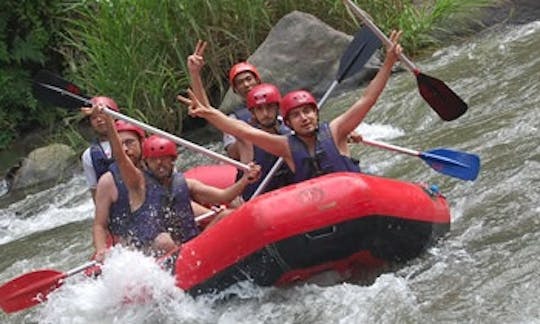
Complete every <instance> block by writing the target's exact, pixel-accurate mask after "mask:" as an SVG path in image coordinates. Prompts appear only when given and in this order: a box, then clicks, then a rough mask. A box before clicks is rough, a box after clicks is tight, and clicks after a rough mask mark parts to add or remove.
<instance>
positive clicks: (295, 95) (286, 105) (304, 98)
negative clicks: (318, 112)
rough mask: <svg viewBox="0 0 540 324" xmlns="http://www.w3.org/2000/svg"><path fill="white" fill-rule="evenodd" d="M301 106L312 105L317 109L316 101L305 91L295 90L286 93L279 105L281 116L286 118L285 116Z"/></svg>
mask: <svg viewBox="0 0 540 324" xmlns="http://www.w3.org/2000/svg"><path fill="white" fill-rule="evenodd" d="M303 105H313V106H314V107H315V108H317V101H315V98H313V95H312V94H311V93H310V92H309V91H306V90H296V91H291V92H289V93H287V94H286V95H285V96H284V97H283V99H281V102H280V104H279V109H280V112H281V116H283V118H285V117H287V114H288V113H289V112H290V111H291V110H293V109H294V108H298V107H300V106H303Z"/></svg>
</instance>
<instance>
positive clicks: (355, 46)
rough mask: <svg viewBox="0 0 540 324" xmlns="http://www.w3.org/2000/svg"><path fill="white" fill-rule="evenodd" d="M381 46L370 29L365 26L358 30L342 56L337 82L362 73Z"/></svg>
mask: <svg viewBox="0 0 540 324" xmlns="http://www.w3.org/2000/svg"><path fill="white" fill-rule="evenodd" d="M381 45H382V43H381V41H380V40H379V38H377V36H376V35H375V34H374V33H373V32H372V31H371V30H370V29H369V28H368V27H365V26H364V27H362V28H361V29H360V30H358V31H357V32H356V34H355V35H354V38H353V40H352V42H351V44H350V45H349V47H347V50H346V51H345V53H343V55H342V56H341V60H340V62H339V69H338V72H337V76H336V80H337V82H338V83H340V82H341V81H343V80H344V79H346V78H348V77H350V76H351V75H353V74H356V73H357V72H360V70H361V69H362V68H363V67H364V65H365V64H366V63H367V61H369V59H370V58H371V56H372V55H373V53H375V51H376V50H377V49H378V48H379V47H381Z"/></svg>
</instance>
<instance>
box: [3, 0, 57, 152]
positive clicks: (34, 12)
mask: <svg viewBox="0 0 540 324" xmlns="http://www.w3.org/2000/svg"><path fill="white" fill-rule="evenodd" d="M57 2H59V1H50V0H38V1H13V0H5V1H3V2H2V4H1V5H0V107H2V110H1V111H0V149H2V148H4V147H5V146H6V145H7V144H8V143H9V142H10V141H11V140H13V139H14V138H16V137H17V136H18V134H19V133H22V132H25V131H27V130H29V129H31V128H32V127H35V126H41V127H45V126H48V125H52V124H53V122H54V121H55V120H57V119H58V118H59V117H60V116H62V115H63V112H62V111H60V110H57V109H50V108H45V107H43V106H41V105H40V104H39V103H37V102H36V100H35V99H34V98H33V96H32V92H31V81H30V80H31V75H32V74H33V73H34V72H35V71H37V70H38V69H39V68H40V67H41V66H43V65H45V64H50V65H51V66H54V65H55V64H57V63H55V60H56V62H58V60H57V58H58V56H57V55H55V54H54V52H53V50H52V46H51V44H53V43H54V42H55V35H56V37H57V35H58V32H57V30H58V29H57V25H56V24H55V23H56V22H55V20H54V17H55V16H56V13H55V8H56V3H57Z"/></svg>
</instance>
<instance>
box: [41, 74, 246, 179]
mask: <svg viewBox="0 0 540 324" xmlns="http://www.w3.org/2000/svg"><path fill="white" fill-rule="evenodd" d="M74 89H76V91H75V92H72V91H73V90H74ZM33 92H34V96H35V97H36V98H37V99H39V100H43V101H46V102H49V103H51V104H54V105H56V106H60V107H64V108H69V109H73V108H78V107H81V106H91V105H92V102H91V101H90V99H89V98H88V97H86V96H83V95H81V94H80V88H79V87H77V86H76V85H74V84H73V83H71V82H69V81H66V80H63V79H62V78H60V77H58V76H56V75H54V74H52V73H51V72H48V71H45V70H42V71H40V72H39V73H38V74H37V75H36V77H35V78H34V83H33ZM103 111H104V112H105V113H106V114H109V115H111V116H113V117H115V118H117V119H122V120H124V121H126V122H129V123H132V124H133V125H137V126H139V127H140V128H142V129H144V130H146V131H148V132H150V133H154V134H158V135H160V136H162V137H164V138H167V139H169V140H171V141H173V142H175V143H177V144H179V145H182V146H185V147H187V148H188V149H191V150H193V151H196V152H198V153H202V154H204V155H206V156H208V157H210V158H214V159H216V160H220V161H223V162H225V163H229V164H231V165H233V166H235V167H236V168H238V169H240V170H243V171H248V170H249V167H248V166H247V165H245V164H243V163H241V162H238V161H236V160H234V159H231V158H229V157H226V156H224V155H221V154H218V153H216V152H213V151H211V150H209V149H207V148H205V147H202V146H199V145H197V144H195V143H192V142H190V141H187V140H184V139H182V138H180V137H177V136H174V135H172V134H169V133H167V132H165V131H163V130H161V129H158V128H155V127H153V126H150V125H147V124H145V123H142V122H140V121H138V120H136V119H133V118H131V117H128V116H126V115H123V114H121V113H118V112H116V111H114V110H111V109H109V108H105V109H104V110H103Z"/></svg>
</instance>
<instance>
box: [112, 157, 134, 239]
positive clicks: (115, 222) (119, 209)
mask: <svg viewBox="0 0 540 324" xmlns="http://www.w3.org/2000/svg"><path fill="white" fill-rule="evenodd" d="M109 171H110V172H111V174H112V176H113V180H114V184H115V185H116V191H117V192H118V199H116V201H115V202H113V203H112V205H111V207H110V208H109V231H110V232H111V234H112V235H115V236H120V237H127V235H128V234H127V230H128V225H129V222H130V215H131V209H130V207H129V193H128V189H127V187H126V185H125V184H124V180H122V176H121V175H120V169H119V168H118V164H117V163H116V162H114V163H112V164H111V165H110V167H109Z"/></svg>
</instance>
